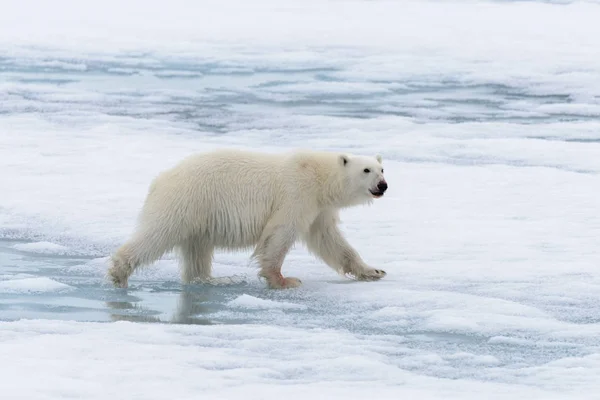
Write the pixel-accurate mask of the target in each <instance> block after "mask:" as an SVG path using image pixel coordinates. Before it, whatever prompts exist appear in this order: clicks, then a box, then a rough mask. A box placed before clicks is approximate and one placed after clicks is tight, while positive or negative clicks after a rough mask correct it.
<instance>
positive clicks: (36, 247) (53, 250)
mask: <svg viewBox="0 0 600 400" xmlns="http://www.w3.org/2000/svg"><path fill="white" fill-rule="evenodd" d="M13 249H15V250H20V251H28V252H32V253H42V254H66V253H68V252H69V249H68V247H65V246H61V245H60V244H56V243H51V242H34V243H18V244H15V245H14V246H13Z"/></svg>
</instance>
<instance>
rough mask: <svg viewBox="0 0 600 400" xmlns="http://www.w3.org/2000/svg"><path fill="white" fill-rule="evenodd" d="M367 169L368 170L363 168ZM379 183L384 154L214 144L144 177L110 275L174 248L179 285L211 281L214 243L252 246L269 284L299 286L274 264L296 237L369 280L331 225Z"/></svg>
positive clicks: (121, 277) (374, 275)
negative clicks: (128, 233) (129, 230)
mask: <svg viewBox="0 0 600 400" xmlns="http://www.w3.org/2000/svg"><path fill="white" fill-rule="evenodd" d="M365 168H368V169H369V172H365V171H364V170H365ZM381 181H384V178H383V167H382V165H381V157H380V156H377V157H366V156H356V155H350V154H341V153H329V152H315V151H298V152H292V153H288V154H268V153H255V152H248V151H240V150H220V151H215V152H211V153H204V154H197V155H194V156H191V157H188V158H187V159H185V160H183V161H182V162H180V163H179V164H178V165H176V166H175V167H173V168H171V169H169V170H167V171H164V172H162V173H161V174H160V175H159V176H158V177H157V178H156V179H155V180H154V181H153V182H152V184H151V185H150V189H149V192H148V195H147V197H146V200H145V203H144V205H143V208H142V211H141V214H140V218H139V222H138V227H137V229H136V231H135V232H134V234H133V236H132V237H131V238H130V239H129V241H127V242H126V243H125V244H124V245H122V246H121V247H120V248H119V249H118V250H117V251H116V253H115V254H114V255H113V256H112V260H111V261H112V266H111V268H110V269H109V276H110V278H111V279H112V281H113V283H114V284H115V285H116V286H119V287H127V280H128V278H129V276H130V275H131V274H132V273H133V272H134V271H135V269H136V268H137V267H140V266H143V265H147V264H149V263H152V262H154V261H156V260H157V259H159V258H160V257H161V256H162V255H163V254H164V253H166V252H168V251H170V250H172V249H174V248H178V250H179V251H180V252H181V254H182V261H183V263H182V264H183V265H182V280H183V282H184V283H190V282H193V281H202V280H210V278H211V265H212V258H213V254H214V250H215V249H228V250H236V249H244V248H250V247H254V253H253V257H254V258H255V259H256V260H257V261H258V263H259V264H260V267H261V271H260V275H261V276H262V277H264V278H266V280H267V282H268V284H269V286H270V287H272V288H284V287H296V286H299V285H300V284H301V282H300V280H299V279H296V278H289V277H288V278H284V277H283V276H282V275H281V266H282V264H283V261H284V258H285V256H286V255H287V253H288V251H289V250H290V248H291V247H292V246H293V245H294V243H295V242H297V241H302V242H304V243H305V244H306V245H307V247H308V249H309V250H310V251H311V252H312V253H313V254H315V255H317V256H318V257H320V258H321V259H322V260H323V261H325V263H327V264H328V265H329V266H331V267H332V268H334V269H335V270H337V271H338V272H340V273H342V274H349V275H352V276H354V277H355V278H356V279H359V280H376V279H380V278H382V277H383V276H385V272H384V271H382V270H375V269H372V268H370V267H369V266H367V265H366V264H365V263H364V261H363V260H362V259H361V258H360V256H359V255H358V253H357V252H356V250H354V249H353V248H352V246H351V245H350V244H349V243H348V242H347V241H346V240H345V239H344V237H343V236H342V234H341V232H340V230H339V229H338V227H337V223H338V220H339V218H338V211H339V210H340V209H342V208H345V207H351V206H355V205H359V204H367V203H370V202H371V201H372V200H373V197H374V196H373V195H372V194H371V193H370V192H369V190H374V191H376V190H377V184H378V183H379V182H381Z"/></svg>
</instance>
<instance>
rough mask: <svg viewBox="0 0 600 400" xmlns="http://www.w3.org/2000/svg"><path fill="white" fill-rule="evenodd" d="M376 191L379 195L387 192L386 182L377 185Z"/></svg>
mask: <svg viewBox="0 0 600 400" xmlns="http://www.w3.org/2000/svg"><path fill="white" fill-rule="evenodd" d="M377 190H379V191H380V192H381V193H383V192H385V191H386V190H387V182H386V181H381V182H379V183H378V184H377Z"/></svg>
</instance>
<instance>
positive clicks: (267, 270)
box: [252, 225, 302, 289]
mask: <svg viewBox="0 0 600 400" xmlns="http://www.w3.org/2000/svg"><path fill="white" fill-rule="evenodd" d="M295 241H296V231H295V229H293V228H292V227H290V226H285V225H276V226H275V227H273V228H271V227H269V226H267V228H265V231H264V232H263V234H262V236H261V239H260V241H259V243H258V245H257V246H256V249H255V251H254V254H253V255H252V257H253V258H256V259H257V260H258V262H259V264H260V268H261V269H260V272H259V276H261V277H263V278H265V279H266V280H267V284H268V286H269V288H271V289H289V288H295V287H298V286H300V285H302V281H300V279H298V278H291V277H288V278H285V277H284V276H283V275H282V274H281V267H282V266H283V260H284V259H285V257H286V255H287V253H288V252H289V250H290V249H291V248H292V246H293V245H294V242H295Z"/></svg>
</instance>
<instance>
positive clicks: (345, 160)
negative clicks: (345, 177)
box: [339, 154, 349, 167]
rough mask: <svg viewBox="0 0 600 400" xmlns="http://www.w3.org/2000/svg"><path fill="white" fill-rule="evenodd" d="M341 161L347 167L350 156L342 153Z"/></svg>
mask: <svg viewBox="0 0 600 400" xmlns="http://www.w3.org/2000/svg"><path fill="white" fill-rule="evenodd" d="M339 161H340V164H341V165H342V166H344V167H345V166H346V164H348V161H349V160H348V156H347V155H345V154H341V155H340V158H339Z"/></svg>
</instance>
